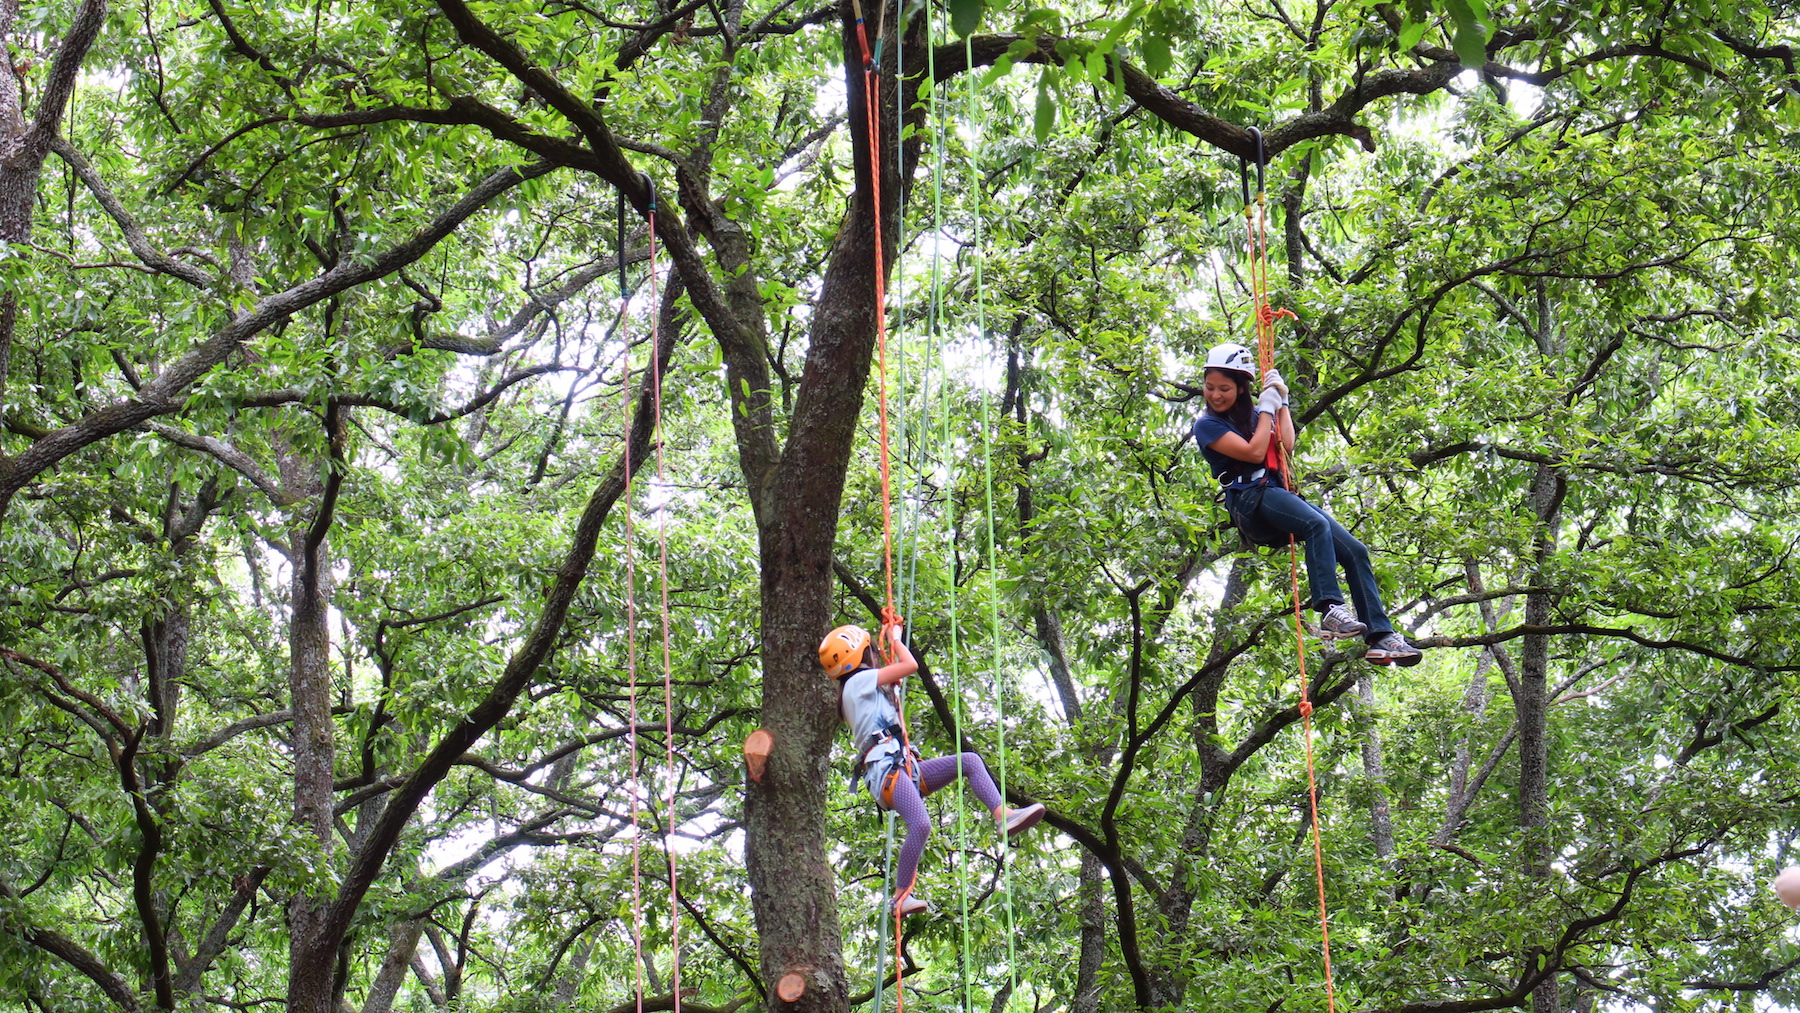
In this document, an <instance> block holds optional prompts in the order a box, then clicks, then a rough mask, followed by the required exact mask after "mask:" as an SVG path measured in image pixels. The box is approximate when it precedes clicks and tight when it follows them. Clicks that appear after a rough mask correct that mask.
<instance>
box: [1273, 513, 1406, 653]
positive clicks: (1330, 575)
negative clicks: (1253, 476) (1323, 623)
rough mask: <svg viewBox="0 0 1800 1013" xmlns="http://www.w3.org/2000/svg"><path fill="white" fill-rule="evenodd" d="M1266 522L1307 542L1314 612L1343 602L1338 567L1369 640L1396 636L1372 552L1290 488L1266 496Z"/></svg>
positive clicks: (1308, 572)
mask: <svg viewBox="0 0 1800 1013" xmlns="http://www.w3.org/2000/svg"><path fill="white" fill-rule="evenodd" d="M1262 519H1263V520H1264V521H1267V522H1268V524H1269V526H1270V527H1273V528H1275V529H1276V530H1278V531H1282V532H1285V533H1287V534H1290V535H1293V536H1294V537H1295V538H1297V539H1299V540H1300V541H1303V542H1305V543H1306V586H1307V588H1308V589H1309V590H1311V592H1312V604H1313V607H1314V608H1318V607H1320V606H1322V605H1326V604H1328V603H1331V602H1340V601H1343V600H1344V592H1343V589H1342V588H1340V587H1339V586H1338V580H1337V568H1338V564H1339V563H1342V564H1343V565H1344V576H1345V577H1348V578H1349V580H1350V602H1351V604H1353V605H1355V606H1356V617H1357V618H1358V619H1361V620H1362V621H1363V622H1364V623H1365V624H1367V625H1368V627H1369V635H1371V636H1372V635H1374V634H1377V633H1392V632H1394V624H1393V621H1392V620H1390V619H1388V615H1387V610H1386V609H1385V608H1383V607H1382V604H1381V589H1380V588H1379V587H1377V586H1376V584H1375V570H1374V567H1372V566H1371V565H1370V564H1369V550H1368V548H1366V547H1365V546H1364V545H1363V543H1361V542H1359V541H1357V540H1356V536H1355V535H1352V534H1351V533H1350V532H1349V530H1348V529H1346V528H1345V527H1344V526H1343V525H1342V524H1339V523H1338V522H1337V521H1336V520H1334V519H1332V517H1331V515H1330V514H1328V513H1326V512H1325V511H1323V510H1320V509H1319V508H1318V507H1316V506H1313V505H1312V504H1311V503H1308V502H1307V501H1305V500H1303V499H1301V498H1300V497H1298V496H1296V495H1294V494H1293V493H1291V492H1288V491H1287V490H1286V489H1281V488H1278V487H1274V486H1271V487H1270V488H1269V489H1268V490H1267V491H1266V492H1264V493H1263V500H1262Z"/></svg>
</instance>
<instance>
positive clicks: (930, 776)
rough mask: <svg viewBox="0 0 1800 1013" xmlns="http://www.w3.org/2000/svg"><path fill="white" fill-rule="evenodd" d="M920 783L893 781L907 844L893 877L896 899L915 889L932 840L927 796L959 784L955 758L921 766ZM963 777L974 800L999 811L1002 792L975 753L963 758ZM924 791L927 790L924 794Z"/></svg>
mask: <svg viewBox="0 0 1800 1013" xmlns="http://www.w3.org/2000/svg"><path fill="white" fill-rule="evenodd" d="M918 769H919V783H918V784H914V783H913V782H912V781H911V780H910V779H909V778H905V777H897V778H895V779H894V811H895V812H897V813H899V814H900V818H901V819H903V820H905V821H906V843H904V844H902V845H901V846H900V868H899V870H898V871H896V872H895V874H894V895H895V896H896V897H897V896H899V895H900V894H901V893H904V892H905V891H907V890H910V889H912V886H913V880H914V879H916V878H918V875H919V859H920V857H922V856H923V855H924V854H925V839H926V838H928V837H930V836H931V816H930V815H929V814H927V813H926V812H925V798H924V796H926V795H929V794H931V793H932V792H934V791H937V790H938V789H939V788H942V787H943V786H944V785H946V784H949V783H950V782H951V781H954V780H956V757H954V756H936V757H932V758H931V759H929V760H924V761H922V762H920V764H919V768H918ZM962 769H963V775H964V776H966V777H967V778H968V780H969V788H970V790H972V791H973V792H975V797H976V798H978V799H980V800H981V804H982V805H984V806H987V808H988V811H989V812H992V811H994V810H995V809H998V808H999V807H1000V790H999V789H998V788H995V787H994V779H993V778H992V777H989V776H988V770H987V764H985V763H982V762H981V757H979V756H976V755H975V754H974V753H964V754H962ZM921 787H922V788H923V789H924V790H923V791H921V790H920V789H921Z"/></svg>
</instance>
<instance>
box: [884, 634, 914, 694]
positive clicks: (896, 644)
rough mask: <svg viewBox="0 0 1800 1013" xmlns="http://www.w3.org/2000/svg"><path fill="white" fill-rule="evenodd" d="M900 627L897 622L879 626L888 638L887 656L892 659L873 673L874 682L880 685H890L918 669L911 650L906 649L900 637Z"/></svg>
mask: <svg viewBox="0 0 1800 1013" xmlns="http://www.w3.org/2000/svg"><path fill="white" fill-rule="evenodd" d="M900 629H901V627H900V624H899V623H894V624H893V625H891V626H883V627H882V628H881V632H882V633H883V634H884V635H885V636H886V637H887V639H888V657H890V658H892V659H894V660H892V661H890V662H889V663H887V664H886V665H883V666H882V667H881V671H880V672H877V673H876V675H875V681H876V683H878V684H880V685H882V686H892V685H893V684H895V683H897V682H899V681H900V680H901V679H904V678H906V677H907V676H909V675H911V674H913V673H914V672H917V671H918V670H919V662H918V661H917V660H916V659H915V658H913V655H912V651H910V650H907V647H906V644H905V643H904V642H902V641H901V639H900Z"/></svg>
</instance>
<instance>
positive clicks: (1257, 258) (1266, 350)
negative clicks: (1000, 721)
mask: <svg viewBox="0 0 1800 1013" xmlns="http://www.w3.org/2000/svg"><path fill="white" fill-rule="evenodd" d="M1258 171H1259V173H1260V171H1261V170H1260V167H1259V168H1258ZM1257 178H1258V180H1259V181H1260V179H1261V176H1260V175H1259V176H1258V177H1257ZM1265 207H1266V205H1265V199H1264V194H1263V191H1262V188H1261V187H1260V186H1259V187H1258V188H1257V192H1256V206H1255V208H1251V207H1250V206H1248V205H1246V206H1245V208H1244V226H1245V230H1246V232H1247V234H1248V235H1247V243H1248V245H1249V247H1250V288H1251V296H1252V299H1253V300H1254V302H1255V304H1256V310H1255V317H1256V319H1255V326H1256V364H1257V366H1258V367H1259V368H1260V369H1261V370H1262V371H1263V372H1265V373H1266V372H1267V371H1268V370H1269V369H1271V368H1273V367H1274V365H1275V318H1276V317H1280V316H1286V317H1289V318H1290V319H1292V318H1294V314H1293V312H1292V311H1290V310H1285V309H1281V310H1277V309H1271V308H1270V306H1269V262H1268V243H1269V235H1268V227H1269V226H1268V218H1267V216H1266V214H1265ZM1272 421H1273V420H1272ZM1271 430H1272V431H1271V432H1270V433H1269V453H1268V456H1267V458H1265V466H1266V467H1268V468H1270V469H1271V470H1274V471H1276V472H1279V473H1280V474H1281V475H1282V477H1283V478H1284V479H1286V485H1287V487H1288V488H1289V489H1290V490H1291V489H1292V488H1293V486H1294V479H1293V475H1292V474H1291V473H1290V472H1289V468H1288V464H1289V462H1288V460H1287V455H1286V453H1285V448H1283V447H1282V444H1281V426H1280V424H1279V422H1276V423H1275V424H1274V425H1273V426H1272V427H1271ZM1288 578H1289V583H1290V585H1291V586H1292V588H1293V598H1294V654H1295V656H1296V658H1297V660H1298V662H1299V666H1300V721H1301V732H1302V737H1303V739H1304V741H1305V744H1306V794H1307V802H1308V804H1309V805H1310V806H1311V816H1312V842H1313V878H1314V881H1315V882H1316V884H1317V886H1318V893H1319V939H1320V944H1321V951H1322V955H1323V958H1324V965H1325V1009H1326V1011H1327V1013H1336V1010H1337V989H1336V987H1335V985H1334V984H1333V982H1332V977H1331V917H1330V914H1329V913H1328V910H1327V908H1326V905H1325V848H1324V844H1323V843H1322V841H1321V839H1320V836H1319V782H1318V776H1317V775H1316V774H1315V773H1314V770H1313V742H1312V711H1313V708H1312V701H1311V700H1310V699H1308V696H1309V686H1308V683H1309V680H1308V679H1307V675H1306V625H1305V622H1304V621H1303V620H1302V618H1301V608H1302V606H1301V603H1300V549H1299V546H1298V545H1297V544H1296V543H1295V540H1294V536H1293V535H1289V536H1288Z"/></svg>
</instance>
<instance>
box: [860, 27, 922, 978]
mask: <svg viewBox="0 0 1800 1013" xmlns="http://www.w3.org/2000/svg"><path fill="white" fill-rule="evenodd" d="M856 8H857V9H856V12H855V13H856V41H857V43H858V44H859V45H860V46H861V47H862V59H863V113H864V126H865V136H866V137H867V138H868V145H869V199H870V203H871V205H872V207H871V210H872V212H873V215H874V224H875V264H874V276H875V277H874V285H875V300H874V302H875V349H876V378H877V382H876V408H877V417H878V419H879V420H880V424H879V428H878V433H879V436H878V440H879V444H880V449H881V572H882V584H883V591H884V595H885V597H884V598H883V603H882V607H881V626H882V630H883V632H884V633H885V632H886V630H887V628H888V627H890V626H894V625H896V624H898V623H899V622H900V614H899V612H897V611H896V610H895V608H894V506H893V481H892V467H891V465H890V463H889V453H888V397H887V378H888V368H887V271H886V256H887V248H886V245H885V241H884V239H883V236H882V229H881V100H880V92H881V77H880V68H879V67H877V66H876V65H875V57H874V54H873V52H872V51H871V50H870V48H869V34H868V29H867V27H866V26H865V25H864V23H863V17H862V9H861V4H860V3H859V4H857V5H856ZM879 646H880V649H881V653H882V657H883V658H884V659H887V660H892V659H891V656H890V653H889V648H888V642H887V639H886V637H883V638H881V642H880V645H879ZM896 695H897V696H898V694H896ZM901 699H904V698H903V697H902V698H901ZM896 709H897V710H898V711H899V716H900V749H901V755H902V756H903V757H904V756H905V755H906V751H907V750H908V749H910V748H911V746H910V743H909V737H908V735H907V730H906V709H905V707H904V706H903V705H902V704H901V703H900V701H899V700H897V701H896ZM904 769H905V768H904V767H903V768H902V776H904ZM912 887H913V884H911V883H908V884H906V886H905V887H904V888H901V889H898V890H897V891H896V892H895V895H894V898H893V916H894V1009H895V1011H896V1013H905V1010H906V977H905V971H904V970H903V968H904V966H905V965H904V963H902V955H903V950H902V947H903V945H904V942H903V940H902V937H901V931H902V922H903V921H904V919H903V918H902V917H901V915H900V903H901V902H902V901H903V900H905V899H906V898H907V897H908V896H909V895H911V893H912Z"/></svg>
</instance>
